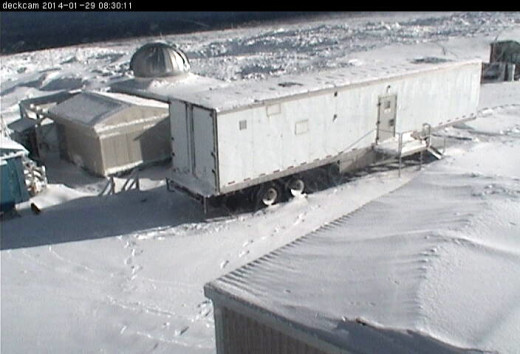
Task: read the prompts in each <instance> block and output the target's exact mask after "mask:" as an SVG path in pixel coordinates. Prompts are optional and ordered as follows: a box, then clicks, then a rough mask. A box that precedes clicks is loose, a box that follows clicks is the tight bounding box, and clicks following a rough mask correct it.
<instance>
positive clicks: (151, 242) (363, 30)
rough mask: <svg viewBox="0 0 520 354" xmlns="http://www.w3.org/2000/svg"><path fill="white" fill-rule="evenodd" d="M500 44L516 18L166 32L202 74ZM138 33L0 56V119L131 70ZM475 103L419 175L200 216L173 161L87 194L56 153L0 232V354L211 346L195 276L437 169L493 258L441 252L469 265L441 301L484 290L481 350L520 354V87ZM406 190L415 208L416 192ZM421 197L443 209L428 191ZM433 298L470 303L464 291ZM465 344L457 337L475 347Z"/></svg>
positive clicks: (235, 75) (93, 184)
mask: <svg viewBox="0 0 520 354" xmlns="http://www.w3.org/2000/svg"><path fill="white" fill-rule="evenodd" d="M496 38H498V39H516V40H519V39H520V13H514V12H511V13H390V14H384V13H378V14H363V15H357V16H352V15H351V14H341V13H337V14H332V15H327V16H320V17H319V18H314V19H313V18H310V19H308V20H307V21H306V22H293V21H291V22H290V23H280V22H276V23H271V24H269V25H263V26H258V27H248V28H238V29H232V30H225V31H214V32H200V33H192V34H184V35H176V36H167V37H164V38H162V39H163V40H166V41H169V42H172V43H176V44H177V45H179V46H180V47H181V48H182V49H183V50H184V51H185V52H186V53H187V55H188V57H189V58H190V61H191V64H192V71H193V72H195V73H197V74H200V75H206V76H209V77H214V78H218V79H222V80H238V79H250V80H257V79H261V78H264V77H267V76H269V75H283V74H285V73H297V72H303V71H311V70H313V71H314V70H322V69H327V68H335V67H343V66H352V65H358V66H359V65H364V64H366V63H368V62H384V61H385V60H388V58H391V59H393V60H394V59H396V58H403V59H405V60H413V59H417V58H421V57H431V56H434V57H442V58H448V59H455V58H480V59H482V60H484V61H487V60H488V57H489V43H490V42H491V41H492V40H494V39H496ZM148 41H150V39H149V38H147V39H139V40H132V41H120V42H110V43H96V44H91V45H82V46H76V47H66V48H59V49H50V50H42V51H36V52H29V53H22V54H16V55H8V56H2V57H1V67H0V74H1V80H2V81H1V92H0V95H1V100H2V105H1V112H0V113H1V115H2V117H3V119H4V120H5V121H6V122H7V123H9V122H12V121H14V120H16V119H17V117H18V107H17V103H18V101H19V100H21V99H24V98H28V97H37V96H40V95H43V94H47V93H51V92H54V91H55V90H60V89H78V88H85V89H93V88H103V87H106V86H107V85H109V84H111V83H114V82H117V81H119V80H122V79H126V78H128V75H129V73H128V63H129V61H130V58H131V55H132V54H133V52H134V51H135V50H136V49H137V48H138V47H139V46H141V45H142V44H144V43H146V42H148ZM479 112H480V113H479V117H478V119H477V120H474V121H471V122H468V123H466V124H464V125H461V126H458V127H453V128H449V129H446V130H444V131H443V132H442V134H443V135H446V136H448V137H450V140H449V142H450V143H449V149H448V151H447V156H446V158H445V159H444V160H441V161H438V162H435V163H433V164H431V165H428V166H427V167H426V168H425V169H424V170H423V171H418V170H417V168H416V167H412V168H408V169H405V170H404V171H403V174H402V176H401V178H399V177H398V176H397V172H396V171H382V172H378V173H373V174H369V175H366V176H364V177H360V178H357V179H355V180H354V181H352V182H350V183H348V184H343V185H340V186H337V187H332V188H329V189H327V190H324V191H321V192H318V193H315V194H311V195H307V196H304V197H301V198H295V199H293V200H291V201H289V202H287V203H283V204H280V205H277V206H274V207H271V208H268V209H265V210H261V211H257V212H244V213H240V214H235V215H232V214H230V215H224V216H220V217H217V218H214V219H210V220H206V219H205V218H204V216H203V214H202V210H201V208H200V207H199V206H198V205H196V204H195V203H193V202H192V201H190V200H189V199H188V198H186V197H184V196H181V195H178V194H172V193H168V192H167V191H166V187H165V185H164V178H165V177H166V176H167V174H168V166H155V167H153V168H151V169H149V170H147V171H145V172H143V174H142V181H141V182H142V186H143V188H142V190H141V191H131V192H126V193H121V194H116V195H112V196H105V197H97V193H98V192H99V191H100V190H101V189H102V188H103V186H104V184H105V180H103V179H99V178H95V177H92V176H89V175H86V174H85V173H83V172H82V171H80V170H78V169H77V168H76V167H74V166H72V165H70V164H68V163H66V162H61V161H53V162H51V164H50V165H49V166H48V171H49V179H50V185H49V188H48V189H47V190H46V191H45V192H43V193H42V194H40V195H38V196H37V197H35V198H34V199H33V202H34V203H36V204H37V205H38V206H40V207H41V208H42V209H43V212H42V213H41V214H39V215H33V214H32V213H31V212H30V210H28V209H23V208H22V210H21V211H20V213H21V215H22V217H19V218H14V219H11V220H7V221H2V224H1V225H0V227H1V229H0V232H1V237H2V251H1V277H2V278H1V305H2V306H1V351H2V353H4V352H5V353H28V352H60V353H63V352H106V353H120V352H126V353H143V352H159V353H161V352H164V353H166V352H167V353H172V352H173V353H212V352H215V345H214V340H215V339H214V333H213V331H214V324H213V314H212V306H211V303H210V302H209V301H208V299H206V298H205V297H204V295H203V290H202V287H203V285H204V284H205V283H207V282H209V281H211V280H213V279H215V278H217V277H219V276H221V275H223V274H226V273H227V272H229V271H230V270H233V269H236V268H237V267H239V266H241V265H244V264H246V263H248V262H250V261H252V260H254V259H256V258H258V257H260V256H262V255H264V254H266V253H267V252H270V251H272V250H274V249H276V248H278V247H280V246H283V245H285V244H287V243H288V242H291V241H292V240H294V239H296V238H298V237H301V236H303V235H305V234H307V233H309V232H311V231H313V230H315V229H317V228H318V227H320V226H321V225H323V224H325V223H327V222H330V221H333V220H335V219H337V218H339V217H341V216H343V215H346V214H348V213H351V212H353V211H354V210H357V209H359V208H360V207H362V206H363V205H367V204H368V203H370V202H371V201H374V200H377V199H378V198H380V197H382V196H385V195H388V193H389V192H392V191H394V190H396V189H398V188H399V187H401V186H403V185H405V184H407V183H408V182H409V181H412V180H416V179H417V178H420V177H422V176H423V175H425V174H426V175H427V178H430V179H431V178H432V177H431V176H432V175H435V176H437V175H438V176H439V179H438V180H437V181H436V183H437V188H440V189H443V188H448V189H450V188H452V187H453V190H454V191H455V192H457V193H456V196H457V198H459V199H458V201H459V202H462V203H464V202H465V200H467V203H468V205H469V206H471V207H470V209H471V210H469V211H468V213H469V215H468V216H467V220H466V224H465V225H466V226H465V227H467V229H471V232H470V234H471V236H474V237H477V238H478V244H479V247H480V248H479V249H481V250H482V252H483V254H484V255H485V257H486V260H487V261H486V262H485V263H484V264H480V263H479V264H473V263H472V261H473V258H471V257H469V255H471V252H470V248H471V247H474V245H473V244H472V243H465V242H461V243H460V245H458V247H455V248H449V249H446V250H445V251H446V252H447V253H449V252H456V255H451V256H450V255H448V256H449V259H453V260H454V261H455V260H458V261H457V262H459V263H457V264H462V265H464V268H463V269H467V270H468V271H467V272H459V273H456V274H455V273H453V274H455V275H456V276H455V275H454V276H453V277H446V281H445V282H442V284H443V285H444V286H445V288H444V289H450V291H447V292H445V293H442V294H443V296H444V294H447V295H446V296H450V294H457V295H460V296H463V294H466V293H467V292H466V290H467V289H472V291H473V292H478V293H480V294H481V295H482V296H481V297H480V298H477V300H478V301H477V302H476V303H475V304H474V306H479V305H482V304H483V305H484V306H489V307H488V308H486V309H485V312H486V314H489V316H488V317H486V319H487V320H488V322H485V323H486V324H487V325H488V327H489V328H488V332H486V334H490V333H491V332H493V331H494V332H493V335H490V336H489V338H491V339H490V340H488V341H487V342H486V341H482V343H488V344H489V343H491V344H489V345H490V347H489V348H491V350H494V349H493V348H499V349H502V351H501V352H504V353H514V352H519V351H520V343H518V338H517V337H514V336H513V335H512V333H513V332H514V330H517V329H518V330H517V331H516V333H519V332H520V317H519V316H520V312H519V310H520V309H519V308H518V303H520V300H519V301H515V300H518V299H520V295H519V294H520V277H519V276H518V267H519V264H520V199H519V197H520V169H519V167H520V163H519V162H520V160H519V158H518V156H519V153H520V84H519V83H518V82H513V83H495V84H486V85H483V86H482V90H481V104H480V107H479ZM417 185H419V187H417ZM420 186H421V184H420V183H418V184H416V185H414V188H415V189H414V191H415V190H416V189H417V188H419V189H418V190H417V194H421V192H424V193H433V192H431V191H429V189H428V188H429V184H428V183H425V184H424V185H423V186H424V187H423V189H424V190H423V191H421V190H420ZM407 198H408V199H407V201H406V202H407V203H410V204H413V202H414V194H411V195H409V196H407ZM431 203H433V204H436V203H439V205H442V206H443V208H450V205H449V203H444V202H443V200H442V199H439V198H435V195H432V198H431ZM368 210H370V209H368ZM456 211H457V210H455V209H454V210H453V212H456ZM447 212H449V210H447ZM427 216H428V215H420V217H423V218H424V217H427ZM407 217H408V218H411V217H413V215H409V216H407ZM431 217H434V216H431ZM451 220H454V224H453V225H452V228H453V229H454V230H460V225H459V224H457V223H456V220H455V219H451V218H447V219H443V220H440V222H444V223H448V225H446V227H447V228H448V229H449V228H450V225H449V223H450V221H451ZM457 220H458V219H457ZM429 222H431V220H430V221H429ZM417 227H420V225H418V226H417ZM366 231H367V232H369V230H366ZM484 246H485V247H484ZM466 255H468V257H466ZM425 257H426V256H425ZM439 264H442V263H439ZM457 264H455V265H457ZM488 265H489V267H488ZM490 267H494V268H490ZM473 269H474V270H475V272H474V271H473ZM440 271H442V269H441V270H440ZM439 274H445V273H442V272H441V273H439ZM502 275H503V278H501V276H502ZM487 280H489V281H493V285H492V286H491V285H488V284H490V283H488V282H486V281H487ZM439 284H441V282H439ZM369 290H370V289H367V291H369ZM463 290H464V291H463ZM481 300H482V301H481ZM439 301H452V302H453V303H460V306H463V305H464V304H465V303H467V301H466V299H465V298H462V297H460V298H459V297H453V298H451V299H446V298H443V297H439ZM479 301H480V302H479ZM472 306H473V305H472ZM483 310H484V309H483ZM432 313H434V312H432ZM437 315H438V317H439V318H452V319H453V322H450V323H456V324H457V326H459V327H460V328H461V329H460V331H462V332H464V331H465V330H467V331H471V329H472V328H476V330H475V331H474V332H472V333H475V338H476V337H477V335H478V334H479V333H481V332H478V329H479V328H477V327H472V326H473V325H474V324H475V323H476V322H475V321H473V319H468V318H465V317H462V316H461V317H458V314H457V313H449V314H442V313H437ZM478 323H481V322H478ZM501 326H503V327H501ZM503 328H505V330H503ZM424 330H425V331H428V330H429V329H428V328H425V329H424ZM442 330H443V331H445V332H441V333H439V332H438V331H437V329H431V332H429V334H430V335H431V336H433V337H437V338H439V339H442V340H448V341H449V340H453V337H455V340H456V339H457V338H458V337H457V332H456V331H455V332H454V331H452V328H450V327H449V326H448V325H447V326H446V327H443V328H442ZM467 331H466V333H467ZM452 336H453V337H452ZM500 336H505V337H500ZM472 338H473V337H471V338H470V339H468V340H467V341H466V342H464V343H456V344H457V345H462V346H472V345H474V344H475V342H474V340H473V339H472ZM515 340H516V341H515ZM493 343H502V346H496V347H492V345H493ZM477 344H478V343H477ZM486 348H488V347H486ZM497 350H498V349H497Z"/></svg>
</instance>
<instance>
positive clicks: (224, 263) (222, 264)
mask: <svg viewBox="0 0 520 354" xmlns="http://www.w3.org/2000/svg"><path fill="white" fill-rule="evenodd" d="M228 263H229V261H228V260H227V259H226V260H225V261H223V262H222V263H220V269H224V268H226V266H227V265H228Z"/></svg>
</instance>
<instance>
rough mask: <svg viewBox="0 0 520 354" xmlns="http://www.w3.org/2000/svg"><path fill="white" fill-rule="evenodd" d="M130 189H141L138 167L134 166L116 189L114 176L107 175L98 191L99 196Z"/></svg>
mask: <svg viewBox="0 0 520 354" xmlns="http://www.w3.org/2000/svg"><path fill="white" fill-rule="evenodd" d="M131 189H136V190H141V184H140V182H139V169H138V168H135V169H133V170H132V172H131V173H130V175H129V176H128V178H127V179H126V181H125V183H124V184H123V186H122V187H121V189H120V190H119V191H118V192H117V191H116V181H115V178H114V176H109V177H108V181H107V183H106V184H105V187H103V189H102V190H101V192H99V194H98V195H99V196H100V197H101V196H104V195H112V194H116V193H121V192H126V191H129V190H131Z"/></svg>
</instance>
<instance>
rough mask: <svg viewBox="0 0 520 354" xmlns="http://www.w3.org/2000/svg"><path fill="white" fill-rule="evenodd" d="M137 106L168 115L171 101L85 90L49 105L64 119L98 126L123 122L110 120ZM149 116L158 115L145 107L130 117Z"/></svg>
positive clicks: (53, 111)
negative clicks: (168, 103)
mask: <svg viewBox="0 0 520 354" xmlns="http://www.w3.org/2000/svg"><path fill="white" fill-rule="evenodd" d="M135 106H139V107H144V108H148V109H150V110H161V111H162V114H163V115H165V116H166V115H167V113H168V105H167V104H165V103H162V102H158V101H154V100H150V99H144V98H140V97H136V96H130V95H125V94H121V93H107V92H93V91H84V92H81V93H79V94H77V95H75V96H73V97H71V98H69V99H68V100H65V101H63V102H61V103H59V104H57V105H55V106H54V107H52V108H50V109H49V115H50V116H51V117H52V118H53V119H56V120H59V121H62V122H67V121H68V122H74V123H76V124H80V125H83V126H87V127H90V128H93V129H96V130H97V129H99V128H100V127H102V126H106V125H111V124H112V125H117V124H119V123H120V122H117V121H111V118H112V117H113V116H114V115H116V114H117V113H120V112H123V111H124V110H126V109H129V108H131V107H135ZM150 114H152V115H150ZM146 118H155V116H154V114H153V113H150V112H147V111H146V109H145V110H141V111H140V112H139V113H138V114H137V116H135V115H133V116H132V117H129V118H128V120H130V121H139V120H141V119H146Z"/></svg>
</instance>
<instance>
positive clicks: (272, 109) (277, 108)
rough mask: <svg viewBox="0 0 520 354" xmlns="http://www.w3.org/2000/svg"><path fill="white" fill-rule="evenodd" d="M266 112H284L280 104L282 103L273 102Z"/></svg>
mask: <svg viewBox="0 0 520 354" xmlns="http://www.w3.org/2000/svg"><path fill="white" fill-rule="evenodd" d="M266 112H267V115H268V116H273V115H275V114H280V113H282V107H281V106H280V104H272V105H270V106H267V107H266Z"/></svg>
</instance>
